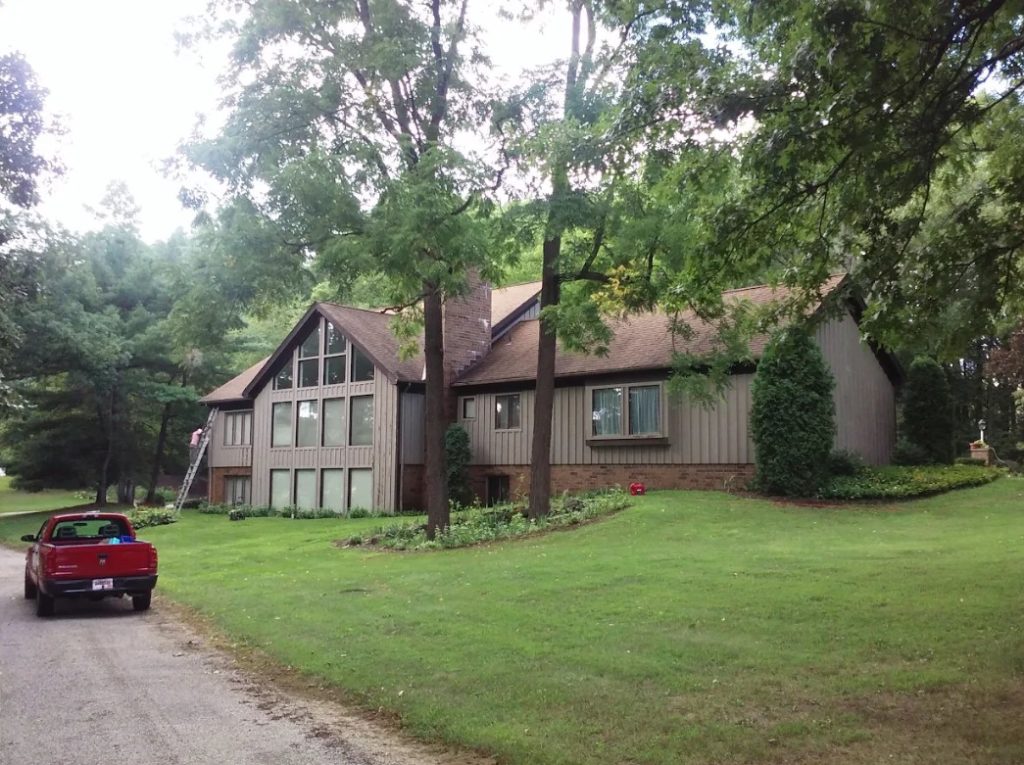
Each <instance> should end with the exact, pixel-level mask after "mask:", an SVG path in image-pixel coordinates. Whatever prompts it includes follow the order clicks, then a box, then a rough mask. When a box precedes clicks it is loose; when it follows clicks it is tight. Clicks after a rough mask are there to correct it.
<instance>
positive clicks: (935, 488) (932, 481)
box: [819, 465, 1002, 500]
mask: <svg viewBox="0 0 1024 765" xmlns="http://www.w3.org/2000/svg"><path fill="white" fill-rule="evenodd" d="M1001 475H1002V472H1001V471H999V470H996V469H994V468H978V467H974V466H970V465H927V466H917V467H899V466H889V467H880V468H863V469H861V470H859V471H857V473H856V474H854V475H841V476H834V477H832V478H831V479H829V480H828V481H827V482H826V483H825V485H824V486H823V487H822V488H821V490H820V492H819V495H820V496H821V497H823V498H825V499H850V500H856V499H911V498H913V497H925V496H928V495H931V494H940V493H942V492H945V491H952V490H953V489H964V488H967V487H970V486H981V485H983V484H986V483H990V482H992V481H994V480H996V479H997V478H999V477H1000V476H1001Z"/></svg>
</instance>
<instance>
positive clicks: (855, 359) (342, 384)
mask: <svg viewBox="0 0 1024 765" xmlns="http://www.w3.org/2000/svg"><path fill="white" fill-rule="evenodd" d="M840 281H841V277H834V278H833V279H832V280H830V282H829V283H828V284H827V285H825V288H824V291H825V292H826V293H827V292H829V291H831V290H833V289H835V288H836V287H837V286H838V284H839V283H840ZM539 289H540V285H539V283H530V284H525V285H517V286H514V287H506V288H503V289H493V290H492V289H491V288H490V287H489V286H488V285H487V284H485V283H482V282H476V283H475V284H473V285H472V288H471V290H470V291H469V293H468V294H467V295H466V296H465V297H464V298H462V299H459V300H456V301H450V302H449V303H448V304H447V305H446V306H445V317H444V318H445V326H444V339H445V381H446V389H447V392H448V403H449V413H450V415H451V419H453V420H454V421H457V422H459V423H460V424H462V425H463V426H464V427H465V428H466V430H467V431H468V432H469V435H470V444H471V450H472V461H471V467H470V474H471V482H472V486H473V489H474V491H475V492H476V493H477V495H478V496H479V497H480V498H481V499H483V500H486V501H489V502H492V501H498V500H501V499H504V498H507V497H509V496H511V495H515V494H517V493H521V492H523V491H525V490H526V487H528V485H529V471H530V441H531V437H532V430H533V395H534V383H535V376H536V372H535V370H536V363H537V362H536V358H537V339H538V335H539V320H538V318H537V316H538V299H539ZM775 295H776V293H775V292H774V291H773V289H772V288H769V287H751V288H747V289H742V290H732V291H730V293H729V294H728V295H727V297H728V298H729V299H743V300H749V301H751V302H753V303H765V302H769V301H771V300H772V299H773V298H774V296H775ZM858 316H859V307H858V306H857V305H855V304H853V303H851V304H849V305H848V307H847V310H846V311H845V312H844V313H843V315H842V316H840V317H839V318H833V319H830V320H828V321H825V322H823V323H821V324H820V325H819V327H818V329H817V331H816V340H817V343H818V345H819V346H820V347H821V350H822V352H823V354H824V356H825V359H826V360H827V361H828V363H829V365H830V367H831V369H832V372H833V374H834V376H835V379H836V389H835V403H836V421H837V431H838V432H837V436H836V447H837V448H842V449H848V450H850V451H854V452H857V453H859V454H860V455H861V456H862V457H863V458H864V459H865V460H866V461H867V462H868V463H871V464H883V463H886V462H888V460H889V457H890V454H891V450H892V447H893V443H894V441H895V434H896V405H895V388H896V386H897V385H898V384H899V382H900V372H899V367H898V365H897V364H896V363H895V362H894V361H893V360H892V359H891V358H890V357H889V356H888V355H886V354H884V353H882V352H879V351H877V350H876V349H872V348H871V347H869V346H868V345H867V344H865V343H864V342H862V340H861V336H860V332H859V330H858V328H857V318H858ZM391 319H392V317H391V316H388V315H386V314H382V313H379V312H375V311H366V310H361V309H356V308H350V307H346V306H339V305H333V304H330V303H316V304H315V305H313V306H312V307H311V308H310V309H309V311H307V313H306V314H305V316H303V317H302V319H300V320H299V322H298V323H297V324H296V325H295V327H294V329H293V330H292V331H291V333H289V335H288V336H287V337H286V338H285V339H284V340H283V341H282V343H281V345H280V346H279V347H278V349H277V350H276V351H275V352H274V354H273V355H272V356H270V357H269V358H267V359H264V360H263V361H260V362H259V363H257V364H255V365H253V366H252V367H250V368H249V369H247V370H245V371H244V372H242V373H241V374H240V375H238V376H237V377H235V378H234V379H232V380H230V381H228V382H227V383H225V384H224V385H222V386H221V387H219V388H217V389H216V390H214V391H212V392H211V393H210V394H208V395H207V396H206V397H205V398H203V399H202V401H203V403H205V404H207V405H209V406H211V407H216V409H217V416H216V418H215V420H214V428H213V433H212V437H211V441H210V446H209V486H210V496H209V498H210V501H211V502H231V503H251V504H256V505H266V504H269V505H272V506H278V507H284V506H288V505H296V506H300V507H326V508H331V509H334V510H338V511H342V510H346V509H351V508H356V507H367V508H370V507H372V508H375V509H379V510H384V511H388V512H394V511H396V510H400V509H412V508H418V507H421V506H422V491H423V463H424V454H423V414H424V407H423V404H424V382H423V380H424V362H423V357H422V354H420V355H416V356H413V357H412V358H405V357H403V356H402V355H401V354H400V353H399V344H398V341H397V340H396V339H395V337H394V335H393V334H392V332H391V330H390V322H391ZM669 326H670V319H669V317H667V316H666V315H664V314H662V313H658V312H654V313H647V314H642V315H637V316H631V317H628V318H625V319H622V320H620V321H618V322H616V323H615V324H614V325H613V327H612V328H613V331H614V335H613V339H612V341H611V343H610V346H609V352H608V353H607V354H606V355H604V356H586V355H580V354H573V353H568V352H565V351H562V350H561V349H560V350H559V354H558V357H557V361H556V391H555V403H554V417H553V420H554V430H553V437H552V446H551V460H552V488H553V490H555V491H563V490H568V491H578V490H584V489H590V488H594V487H598V486H609V485H614V484H623V485H624V484H627V483H630V482H632V481H637V480H639V481H643V482H644V483H646V484H647V485H648V486H651V487H654V488H721V487H723V486H725V485H729V484H731V483H735V482H737V481H741V480H744V479H747V478H749V477H751V476H752V475H753V470H754V465H753V463H754V449H753V444H752V442H751V437H750V431H749V414H750V407H751V382H752V381H753V376H754V369H753V368H748V369H738V370H736V371H735V373H734V374H733V375H732V376H731V385H730V387H729V390H728V391H727V393H726V395H725V396H724V397H723V398H722V400H720V401H719V402H718V403H716V404H715V405H714V406H711V407H704V406H701V405H699V404H695V403H692V402H687V401H677V400H675V399H674V398H673V397H670V396H669V395H668V392H667V389H666V382H667V380H668V377H669V373H670V369H671V364H672V355H673V337H672V335H671V332H670V329H669ZM691 326H692V327H693V329H694V333H693V336H692V337H691V338H688V339H687V340H686V344H687V347H688V348H689V349H690V350H691V351H694V352H699V351H701V350H707V349H709V348H710V347H711V343H712V342H713V341H714V330H713V329H712V328H711V327H710V326H708V325H706V324H703V323H701V322H699V321H695V320H691ZM679 342H681V341H680V340H679V338H675V343H676V344H678V343H679ZM765 342H766V338H765V337H759V338H755V340H754V341H753V343H752V346H751V350H752V352H753V355H754V356H755V358H756V357H757V356H758V355H759V354H760V352H761V351H762V350H763V347H764V344H765Z"/></svg>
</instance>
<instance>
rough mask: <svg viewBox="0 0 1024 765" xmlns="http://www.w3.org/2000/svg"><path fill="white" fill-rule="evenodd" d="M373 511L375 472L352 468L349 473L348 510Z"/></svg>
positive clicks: (368, 469)
mask: <svg viewBox="0 0 1024 765" xmlns="http://www.w3.org/2000/svg"><path fill="white" fill-rule="evenodd" d="M354 507H361V508H365V509H366V510H372V509H373V470H371V469H370V468H352V469H351V470H349V471H348V509H349V510H351V509H352V508H354Z"/></svg>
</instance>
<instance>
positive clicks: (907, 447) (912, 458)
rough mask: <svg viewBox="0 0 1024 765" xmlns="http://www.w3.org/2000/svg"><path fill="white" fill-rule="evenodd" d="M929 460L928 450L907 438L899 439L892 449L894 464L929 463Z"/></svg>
mask: <svg viewBox="0 0 1024 765" xmlns="http://www.w3.org/2000/svg"><path fill="white" fill-rule="evenodd" d="M928 462H929V458H928V452H926V451H925V450H924V449H922V448H921V447H920V446H918V445H917V444H912V443H910V441H908V440H907V439H905V438H901V439H900V440H899V441H897V442H896V446H895V447H894V448H893V450H892V464H894V465H927V464H928Z"/></svg>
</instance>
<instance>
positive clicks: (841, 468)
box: [828, 449, 865, 476]
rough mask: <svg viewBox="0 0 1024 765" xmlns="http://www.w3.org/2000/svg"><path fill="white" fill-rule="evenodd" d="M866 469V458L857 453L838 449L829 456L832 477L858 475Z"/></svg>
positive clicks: (829, 470) (829, 469) (829, 472)
mask: <svg viewBox="0 0 1024 765" xmlns="http://www.w3.org/2000/svg"><path fill="white" fill-rule="evenodd" d="M864 467H865V465H864V458H863V457H861V456H860V455H859V454H857V452H851V451H849V450H847V449H836V450H835V451H833V452H832V453H831V454H830V455H828V474H829V475H830V476H832V475H857V473H858V472H860V471H861V470H862V469H863V468H864Z"/></svg>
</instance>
